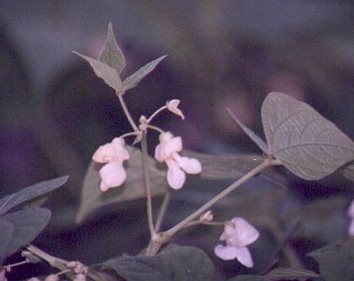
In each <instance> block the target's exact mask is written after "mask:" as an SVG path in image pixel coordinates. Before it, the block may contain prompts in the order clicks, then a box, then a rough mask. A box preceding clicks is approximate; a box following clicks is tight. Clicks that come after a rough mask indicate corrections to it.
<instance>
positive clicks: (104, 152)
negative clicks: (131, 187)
mask: <svg viewBox="0 0 354 281" xmlns="http://www.w3.org/2000/svg"><path fill="white" fill-rule="evenodd" d="M92 159H93V160H94V161H96V162H98V163H107V164H106V165H104V166H103V167H102V168H101V169H100V171H99V173H100V177H101V184H100V189H101V190H102V191H107V190H108V189H110V188H112V187H116V186H120V185H121V184H122V183H123V182H124V181H125V179H126V178H127V174H126V172H125V170H124V168H123V161H124V160H128V159H129V152H128V150H126V148H125V147H124V140H123V139H122V138H115V139H113V140H112V142H110V143H106V144H104V145H102V146H100V147H99V148H98V149H97V150H96V152H95V153H94V154H93V156H92Z"/></svg>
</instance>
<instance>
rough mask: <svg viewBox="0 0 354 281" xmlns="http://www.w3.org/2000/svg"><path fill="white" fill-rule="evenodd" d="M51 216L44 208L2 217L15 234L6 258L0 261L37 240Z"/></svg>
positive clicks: (25, 210) (8, 246)
mask: <svg viewBox="0 0 354 281" xmlns="http://www.w3.org/2000/svg"><path fill="white" fill-rule="evenodd" d="M50 216H51V213H50V211H49V210H48V209H44V208H31V209H24V210H21V211H17V212H13V213H8V214H6V215H4V216H2V217H1V219H2V220H6V221H7V222H9V223H10V224H11V226H12V228H13V232H12V236H11V240H10V241H9V243H8V244H7V248H6V251H5V252H4V256H2V257H0V259H1V258H4V257H6V256H8V255H11V254H13V253H15V252H16V251H17V250H18V249H19V248H20V247H22V246H25V245H26V244H28V243H30V242H31V241H32V240H33V239H35V238H36V237H37V235H38V234H39V233H41V232H42V230H43V229H44V228H45V227H46V225H47V224H48V222H49V220H50Z"/></svg>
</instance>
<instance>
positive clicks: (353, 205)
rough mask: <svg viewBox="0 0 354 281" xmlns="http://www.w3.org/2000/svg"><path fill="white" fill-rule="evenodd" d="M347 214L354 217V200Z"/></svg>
mask: <svg viewBox="0 0 354 281" xmlns="http://www.w3.org/2000/svg"><path fill="white" fill-rule="evenodd" d="M347 214H348V216H349V217H351V218H354V200H353V201H352V203H351V204H350V206H349V208H348V212H347Z"/></svg>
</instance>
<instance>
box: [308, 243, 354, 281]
mask: <svg viewBox="0 0 354 281" xmlns="http://www.w3.org/2000/svg"><path fill="white" fill-rule="evenodd" d="M308 256H310V257H312V258H314V259H315V260H316V261H317V263H318V264H319V266H320V274H321V277H322V278H323V279H324V280H325V281H339V280H340V281H352V280H353V276H354V240H347V241H341V242H334V243H331V244H329V245H327V246H325V247H323V248H321V249H318V250H316V251H313V252H311V253H310V254H308Z"/></svg>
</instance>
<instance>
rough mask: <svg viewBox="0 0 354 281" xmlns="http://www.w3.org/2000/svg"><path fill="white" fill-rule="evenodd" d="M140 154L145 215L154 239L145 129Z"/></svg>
mask: <svg viewBox="0 0 354 281" xmlns="http://www.w3.org/2000/svg"><path fill="white" fill-rule="evenodd" d="M141 155H142V166H143V173H144V187H145V194H146V208H147V216H148V224H149V230H150V237H151V239H154V238H155V236H156V232H155V227H154V222H153V216H152V199H151V197H152V196H151V186H150V174H149V165H148V149H147V141H146V131H145V130H143V131H142V138H141Z"/></svg>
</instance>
